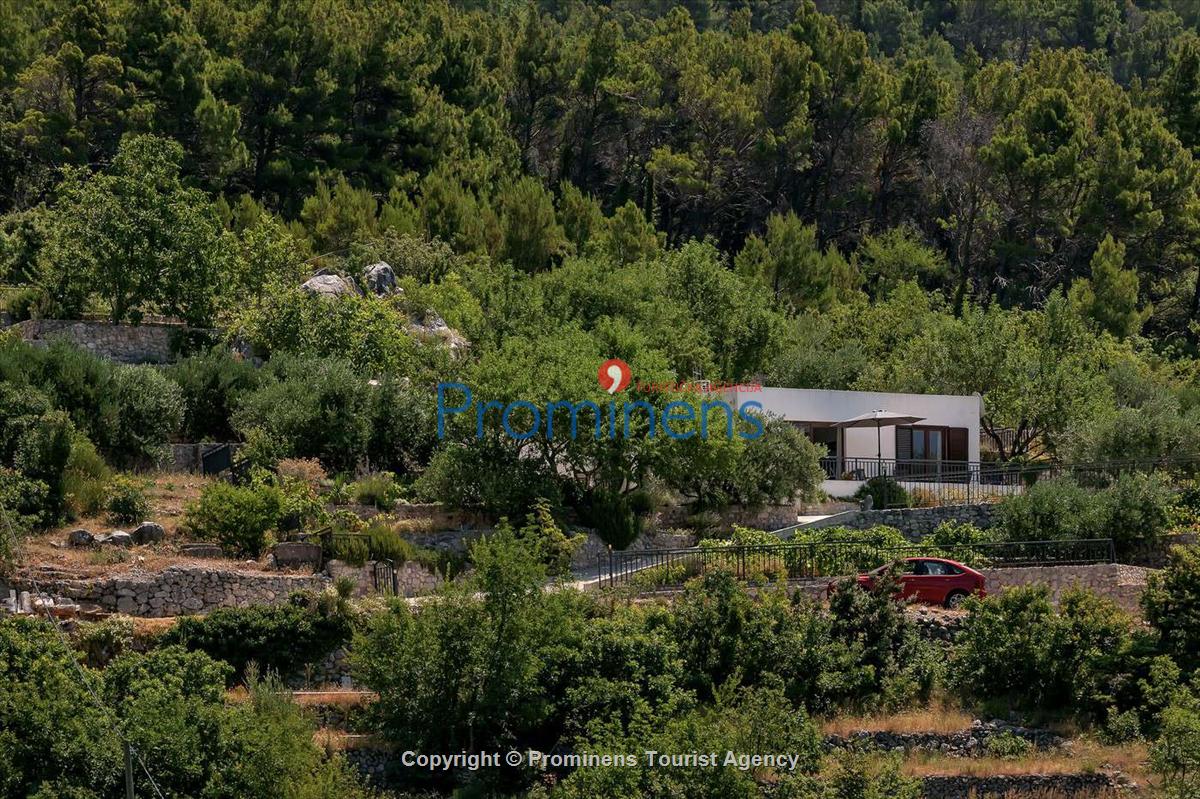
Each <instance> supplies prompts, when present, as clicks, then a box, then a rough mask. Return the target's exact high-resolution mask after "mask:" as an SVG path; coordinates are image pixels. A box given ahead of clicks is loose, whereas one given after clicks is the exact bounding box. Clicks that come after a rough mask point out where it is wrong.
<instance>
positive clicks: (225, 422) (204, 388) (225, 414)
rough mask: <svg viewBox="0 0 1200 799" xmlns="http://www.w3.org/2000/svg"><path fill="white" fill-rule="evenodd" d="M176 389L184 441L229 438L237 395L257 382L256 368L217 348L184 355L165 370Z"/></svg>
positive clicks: (251, 389)
mask: <svg viewBox="0 0 1200 799" xmlns="http://www.w3.org/2000/svg"><path fill="white" fill-rule="evenodd" d="M166 375H167V377H169V378H170V379H171V380H173V381H174V382H175V383H176V384H177V385H178V386H179V388H180V392H181V395H182V399H183V421H182V424H181V426H180V430H181V432H182V434H183V435H184V437H185V439H186V440H187V441H231V440H233V438H234V431H233V428H232V427H230V416H231V415H232V414H233V411H234V409H235V408H236V407H237V404H238V401H239V400H240V398H241V396H242V395H243V394H245V393H246V392H249V391H253V390H254V389H255V388H256V387H257V386H258V383H259V376H258V370H257V369H255V368H254V367H253V366H252V365H251V364H249V363H246V362H245V361H244V360H242V359H240V358H237V357H235V356H234V355H233V354H232V353H231V352H230V351H229V349H228V348H225V347H217V348H214V349H213V350H211V351H209V352H208V353H206V354H204V355H195V356H192V357H190V358H184V359H182V360H180V361H178V362H177V363H175V364H174V365H172V366H170V367H168V368H167V370H166Z"/></svg>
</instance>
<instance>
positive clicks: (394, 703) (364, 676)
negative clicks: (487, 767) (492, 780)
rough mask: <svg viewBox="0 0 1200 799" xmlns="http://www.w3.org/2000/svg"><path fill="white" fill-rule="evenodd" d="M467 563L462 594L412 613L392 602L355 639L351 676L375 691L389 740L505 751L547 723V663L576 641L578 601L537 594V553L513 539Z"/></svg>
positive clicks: (484, 543)
mask: <svg viewBox="0 0 1200 799" xmlns="http://www.w3.org/2000/svg"><path fill="white" fill-rule="evenodd" d="M472 559H473V560H474V562H475V566H476V568H475V572H474V575H475V576H474V578H473V579H472V580H471V581H470V584H469V585H467V586H463V587H455V588H450V589H448V590H447V592H446V593H444V594H442V595H440V596H439V598H438V599H437V600H436V601H433V602H430V603H427V604H426V605H425V606H423V607H422V608H421V609H420V610H419V612H418V611H417V610H416V609H414V608H410V607H409V606H408V605H407V604H404V603H396V604H394V605H393V606H392V607H391V608H390V609H389V611H388V612H386V613H380V614H376V615H375V616H373V617H372V618H370V619H369V620H368V621H367V624H366V629H365V631H364V632H363V633H362V635H361V636H360V637H356V639H355V643H354V647H353V649H352V662H353V664H354V668H355V673H356V675H357V677H358V679H360V680H362V681H364V682H365V684H367V685H370V686H371V687H372V688H373V689H374V690H376V691H378V692H379V695H380V699H379V703H378V705H377V706H376V708H377V711H376V712H377V718H378V721H379V724H380V728H381V731H382V732H383V733H384V735H385V736H387V737H388V738H389V739H391V740H394V741H397V742H401V741H402V742H405V745H413V746H423V747H424V746H428V747H439V746H451V747H454V748H455V749H454V750H455V751H457V749H459V748H461V747H463V746H468V745H472V746H492V745H505V746H507V745H512V744H514V743H516V742H517V741H519V740H528V739H527V738H525V736H528V735H529V734H530V733H531V732H532V731H533V730H535V729H537V728H538V726H539V725H541V724H542V723H544V722H545V721H546V720H547V718H548V714H549V712H550V711H551V700H552V694H551V693H549V691H548V688H547V687H546V683H545V680H547V679H548V678H549V677H550V675H549V674H547V673H546V671H545V670H546V669H548V668H549V665H550V663H549V658H548V655H549V654H550V651H551V648H552V647H563V646H568V645H569V644H570V642H572V641H577V640H578V637H577V632H576V630H575V628H576V627H578V625H579V623H580V622H581V620H582V619H581V618H580V617H579V615H577V614H578V613H579V609H578V608H577V607H576V605H577V602H576V600H575V599H574V598H573V597H571V596H570V594H569V593H566V592H564V593H558V594H548V593H545V592H543V591H542V579H543V577H544V575H545V572H544V568H543V566H542V565H541V563H540V561H539V560H538V557H537V553H535V552H532V551H531V550H530V548H529V547H527V546H526V545H525V544H524V543H522V542H521V541H519V540H518V539H516V538H515V537H514V536H513V535H512V533H511V532H508V531H504V530H501V531H497V532H496V533H495V534H493V535H491V536H488V537H487V538H485V539H483V540H481V541H480V542H479V543H477V544H476V545H475V546H474V548H473V550H472ZM476 590H479V591H481V592H482V599H476V598H475V597H474V596H473V592H475V591H476ZM431 751H432V749H431ZM448 751H449V750H448Z"/></svg>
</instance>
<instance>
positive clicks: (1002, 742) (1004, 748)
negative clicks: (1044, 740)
mask: <svg viewBox="0 0 1200 799" xmlns="http://www.w3.org/2000/svg"><path fill="white" fill-rule="evenodd" d="M1032 751H1033V744H1031V743H1030V742H1029V741H1027V740H1025V739H1024V738H1022V737H1020V736H1018V735H1014V734H1013V733H1011V732H1007V731H1006V732H1002V733H1000V734H999V735H993V736H992V737H991V738H988V740H987V753H988V754H989V755H990V756H992V757H999V758H1004V759H1006V760H1019V759H1021V758H1023V757H1026V756H1028V755H1029V753H1030V752H1032Z"/></svg>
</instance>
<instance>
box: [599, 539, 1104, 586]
mask: <svg viewBox="0 0 1200 799" xmlns="http://www.w3.org/2000/svg"><path fill="white" fill-rule="evenodd" d="M909 557H944V558H949V559H951V560H955V561H958V562H960V563H965V564H967V565H969V566H972V567H974V568H997V567H1005V566H1008V567H1016V566H1078V565H1086V564H1091V563H1112V562H1114V561H1115V560H1116V550H1115V548H1114V546H1113V541H1112V539H1110V538H1089V539H1071V540H1065V541H1006V542H999V543H980V544H969V545H961V546H949V547H934V546H928V545H924V546H923V545H921V544H912V545H907V546H902V547H894V546H887V545H886V544H885V543H884V542H883V541H882V540H881V539H874V538H863V539H859V540H853V541H822V542H809V543H780V544H758V545H748V546H736V545H730V546H709V547H695V548H689V549H648V550H640V551H609V552H606V553H603V554H601V555H600V556H599V559H598V563H597V567H596V575H597V582H598V585H599V586H600V587H601V588H612V587H617V586H621V585H628V586H630V587H633V588H635V589H645V590H654V589H657V588H669V587H673V586H678V585H682V584H683V583H684V582H686V581H687V580H689V579H691V578H692V577H698V576H701V575H704V574H707V573H709V572H712V571H718V570H720V571H729V572H731V573H732V574H733V575H734V576H735V577H736V578H737V579H739V580H745V581H748V582H758V581H761V582H767V581H773V580H810V579H815V578H821V577H830V578H832V577H845V576H849V575H852V574H858V573H861V572H865V571H870V570H871V569H875V568H878V567H879V566H883V565H885V564H887V563H890V562H893V561H897V560H901V559H903V558H909Z"/></svg>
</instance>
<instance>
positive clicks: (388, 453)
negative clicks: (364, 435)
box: [367, 377, 438, 482]
mask: <svg viewBox="0 0 1200 799" xmlns="http://www.w3.org/2000/svg"><path fill="white" fill-rule="evenodd" d="M436 405H437V403H436V401H435V400H434V398H433V397H432V396H430V395H429V393H428V392H425V391H420V390H417V389H415V388H413V387H412V386H411V385H409V383H408V381H406V380H400V379H397V378H395V377H387V378H384V379H383V380H381V381H380V382H379V384H378V385H376V386H373V387H372V390H371V408H370V414H371V432H370V436H369V439H368V441H367V458H368V459H369V461H370V463H371V465H372V466H373V467H374V468H376V469H386V470H388V471H390V472H394V473H395V474H396V476H397V477H399V478H400V479H401V480H402V481H405V482H410V481H412V480H413V479H415V478H416V477H417V476H418V475H419V474H420V473H421V472H422V471H424V469H425V467H426V466H428V465H429V461H430V460H431V459H432V458H433V454H434V452H435V451H436V449H437V446H438V438H437V420H436V418H435V412H434V408H435V407H436Z"/></svg>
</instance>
